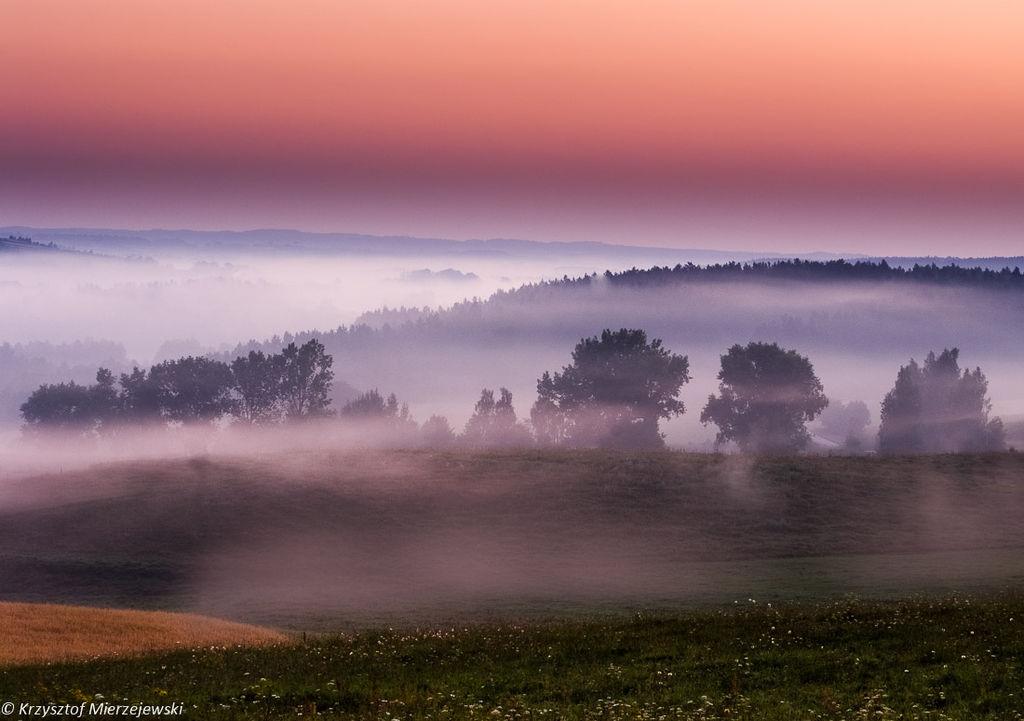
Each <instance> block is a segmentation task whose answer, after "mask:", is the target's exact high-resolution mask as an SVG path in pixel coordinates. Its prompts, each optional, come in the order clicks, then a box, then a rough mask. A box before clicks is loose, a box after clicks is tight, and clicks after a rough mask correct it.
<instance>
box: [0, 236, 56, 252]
mask: <svg viewBox="0 0 1024 721" xmlns="http://www.w3.org/2000/svg"><path fill="white" fill-rule="evenodd" d="M54 252H56V253H60V252H66V251H65V250H64V249H63V248H61V247H59V246H57V245H56V244H54V243H52V242H51V243H37V242H35V241H34V240H32V239H31V238H27V237H25V236H20V235H8V236H7V237H6V238H0V253H54Z"/></svg>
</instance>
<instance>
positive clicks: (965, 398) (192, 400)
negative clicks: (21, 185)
mask: <svg viewBox="0 0 1024 721" xmlns="http://www.w3.org/2000/svg"><path fill="white" fill-rule="evenodd" d="M958 357H959V352H958V351H957V349H955V348H954V349H952V350H944V351H943V352H942V353H941V354H939V355H936V354H934V353H931V354H929V355H928V357H927V358H926V359H925V362H924V364H923V365H918V364H917V363H916V362H915V361H913V360H911V361H910V363H909V364H908V365H906V366H903V367H902V368H900V371H899V373H898V374H897V379H896V383H895V386H894V387H893V389H892V391H890V392H889V394H888V395H887V396H886V397H885V400H884V402H883V404H882V418H881V429H880V431H879V448H880V450H882V451H883V452H890V453H902V452H907V453H921V452H956V451H982V450H998V449H1001V448H1002V447H1003V446H1004V445H1005V440H1004V434H1003V428H1002V424H1001V422H1000V421H999V419H990V418H989V412H990V409H991V404H990V402H989V399H988V396H987V393H988V381H987V380H986V378H985V376H984V374H983V373H982V372H981V370H980V369H978V368H975V369H974V370H963V371H962V370H961V369H960V367H959V361H958ZM332 365H333V358H332V357H331V356H330V355H329V354H327V353H326V352H325V351H324V347H323V346H322V345H321V344H320V343H319V342H318V341H317V340H315V339H313V340H310V341H308V342H307V343H305V344H303V345H301V346H297V345H296V344H294V343H290V344H289V345H287V346H286V347H285V348H283V349H282V351H281V352H280V353H275V354H269V355H268V354H264V353H263V352H261V351H250V352H249V353H248V355H245V356H239V357H238V358H236V359H235V360H234V361H232V362H231V363H224V362H221V361H217V360H213V359H209V358H199V357H191V356H190V357H186V358H179V359H176V360H170V361H165V362H163V363H160V364H157V365H154V366H153V367H152V368H150V369H149V370H148V371H144V370H142V369H140V368H135V369H134V370H133V371H132V372H131V373H126V374H122V375H121V376H120V378H119V379H115V377H114V375H113V374H112V373H111V372H110V371H109V370H106V369H102V368H101V369H100V370H99V372H98V373H97V376H96V383H95V384H94V385H90V386H82V385H78V384H75V383H61V384H56V385H43V386H41V387H40V388H38V389H37V390H36V391H35V392H34V393H33V394H32V395H31V396H30V397H29V399H28V400H27V401H26V402H25V403H24V404H23V405H22V407H21V412H22V415H23V417H24V419H25V423H26V427H27V428H28V429H29V430H37V429H44V428H59V429H64V430H75V431H78V432H82V433H86V434H95V433H103V432H107V431H109V430H112V429H117V428H119V427H121V426H123V425H126V424H131V425H138V424H140V423H153V422H160V423H165V424H166V423H171V424H175V423H182V424H184V423H195V422H207V423H209V422H213V421H216V420H218V419H221V418H224V417H231V418H233V419H236V420H237V421H239V422H242V423H245V424H250V425H254V426H261V425H269V424H276V423H281V422H293V421H297V420H303V419H309V418H323V417H327V416H332V415H340V416H342V417H343V418H346V419H348V420H351V421H356V422H363V423H373V424H375V425H376V426H377V427H378V428H379V429H383V430H384V431H385V432H386V433H387V434H389V435H390V436H391V437H392V438H393V439H394V440H396V441H398V442H411V440H412V439H413V438H416V439H418V441H417V442H419V443H422V444H425V445H429V446H434V447H445V446H450V445H455V444H461V445H464V446H468V447H498V446H510V447H521V446H527V445H532V444H538V445H543V446H561V447H569V448H585V447H606V448H631V449H651V448H660V447H663V446H664V435H663V434H662V432H661V430H660V423H661V421H663V420H668V419H670V418H673V417H675V416H679V415H681V414H683V413H684V412H685V410H686V409H685V406H684V404H683V402H682V400H680V398H679V395H680V393H681V391H682V388H683V386H684V385H685V384H687V383H688V382H689V381H690V371H689V360H688V359H687V357H686V356H683V355H679V354H676V353H673V352H671V351H670V350H668V349H667V348H665V347H664V345H663V344H662V342H661V340H659V339H653V340H648V338H647V334H646V333H645V332H644V331H643V330H637V329H625V328H624V329H621V330H618V331H612V330H605V331H604V332H603V333H601V335H599V336H595V337H592V338H584V339H582V340H581V341H580V342H579V343H578V344H577V345H576V347H575V349H574V350H573V353H572V358H571V363H570V364H569V365H567V366H565V367H564V368H562V370H561V371H557V372H554V373H550V372H545V373H544V374H543V375H542V376H541V377H540V378H539V379H538V381H537V399H536V401H535V402H534V404H533V407H532V408H531V410H530V419H529V422H528V423H527V422H524V421H522V420H520V419H519V418H518V417H517V414H516V411H515V408H514V406H513V402H512V394H511V392H509V391H508V389H506V388H501V389H499V391H498V393H497V395H496V394H495V392H494V391H493V390H491V389H486V388H485V389H484V390H483V391H482V393H481V395H480V399H479V400H478V401H477V403H476V406H475V407H474V411H473V415H472V416H471V417H470V419H469V421H468V422H467V423H466V426H465V428H464V429H463V431H462V433H461V434H456V432H455V431H454V429H453V428H452V427H451V424H450V423H449V422H448V420H447V419H446V418H444V417H443V416H431V417H430V418H429V419H428V420H427V421H426V422H425V423H424V424H423V426H422V427H420V426H419V425H418V424H417V423H416V422H415V421H414V420H413V418H412V417H411V414H410V413H409V408H408V406H407V405H406V404H403V403H399V401H398V399H397V397H396V396H395V395H394V394H390V395H388V396H384V395H383V394H381V393H380V392H379V391H378V390H376V389H374V390H371V391H368V392H366V393H363V394H362V395H359V396H357V397H356V398H354V399H352V400H351V401H349V402H348V403H347V404H345V405H344V406H343V407H342V408H341V410H340V412H338V413H337V414H335V412H334V411H333V410H332V409H331V408H330V405H331V397H330V392H331V384H332V382H333V379H334V372H333V370H332ZM717 378H718V381H719V386H718V393H717V394H712V395H711V396H709V398H708V400H707V402H706V403H705V405H704V407H703V409H702V411H701V415H700V420H701V422H702V423H704V424H705V425H714V426H716V427H717V429H718V433H717V437H716V443H717V444H719V445H721V444H726V443H730V442H731V443H735V444H736V445H737V446H738V447H739V448H740V449H741V450H743V451H745V452H756V453H764V452H773V453H774V452H797V451H800V450H803V449H805V448H806V447H807V446H808V444H809V443H810V441H811V434H810V432H809V431H808V428H807V424H808V423H809V422H811V421H813V420H814V419H816V418H818V417H819V416H820V415H821V414H822V412H823V411H824V410H825V409H826V407H827V406H828V405H829V401H828V398H827V397H826V396H825V393H824V389H823V387H822V383H821V381H820V380H819V379H818V377H817V375H816V374H815V372H814V367H813V365H812V364H811V362H810V360H808V359H807V358H806V357H804V356H802V355H800V354H799V353H797V352H796V351H794V350H788V349H784V348H781V347H780V346H779V345H778V344H775V343H749V344H747V345H745V346H741V345H734V346H732V347H731V348H729V349H728V351H727V352H726V353H725V354H724V355H723V356H722V357H721V369H720V371H719V373H718V376H717ZM868 418H869V415H868V411H867V407H866V406H865V405H864V404H863V403H851V404H847V405H845V406H843V405H842V404H838V405H837V406H836V407H835V409H834V412H833V413H832V414H831V415H830V416H828V417H827V422H826V423H825V424H823V425H824V427H825V428H826V429H828V428H829V427H830V426H831V427H832V429H833V431H834V432H838V433H845V434H846V435H847V436H848V440H847V444H846V445H847V447H853V444H852V441H851V440H849V439H853V438H854V437H855V436H856V435H857V433H858V432H859V429H862V428H863V427H865V426H866V425H867V423H868ZM844 429H845V430H844ZM858 442H860V441H858Z"/></svg>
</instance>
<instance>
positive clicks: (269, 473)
mask: <svg viewBox="0 0 1024 721" xmlns="http://www.w3.org/2000/svg"><path fill="white" fill-rule="evenodd" d="M1022 481H1024V455H1021V454H1011V453H1008V454H997V455H983V456H934V457H917V458H872V457H860V458H838V457H836V458H828V457H806V458H803V457H802V458H743V457H737V456H720V455H699V454H679V453H660V454H629V453H605V452H599V451H593V452H535V451H523V452H506V453H479V454H473V453H436V452H428V451H392V452H369V451H367V452H350V453H341V452H338V453H333V452H319V453H314V452H307V453H295V454H288V455H266V456H260V455H254V456H252V457H250V458H245V459H241V458H193V459H181V460H165V461H159V462H156V461H153V462H137V463H122V464H116V465H109V466H100V467H95V468H92V469H89V470H85V471H76V472H65V473H61V474H53V475H49V476H42V477H36V478H29V479H23V480H21V481H19V482H17V483H15V482H13V481H12V482H8V483H6V484H4V485H3V487H2V491H3V493H2V495H0V598H5V599H8V600H20V601H37V602H39V601H41V602H55V601H58V602H65V603H79V604H88V605H102V606H133V607H143V608H161V609H171V610H190V611H196V612H200V613H206V614H209V615H214V616H219V617H227V618H235V619H240V620H246V621H251V622H259V623H264V624H271V625H284V626H290V627H296V628H303V629H307V628H315V627H328V628H337V627H338V626H339V625H341V626H346V627H353V626H360V625H366V624H371V625H372V624H379V623H395V622H403V623H409V622H413V621H416V620H422V621H437V620H439V619H445V618H458V619H465V618H468V617H473V618H479V617H484V618H495V617H500V618H508V617H517V618H518V617H523V616H537V615H550V614H553V613H570V614H574V613H578V612H580V611H581V610H583V611H588V612H604V611H616V612H617V611H621V610H622V609H624V608H625V609H636V608H645V609H654V608H657V609H678V608H680V607H692V606H694V605H695V604H697V605H699V604H708V603H711V604H719V603H731V602H732V601H733V600H736V599H745V598H748V597H755V598H762V599H765V598H768V599H776V600H783V599H808V598H811V599H813V598H834V597H836V596H841V595H843V594H847V593H853V594H857V595H860V596H865V595H868V596H876V597H898V596H904V595H906V594H907V593H912V592H928V593H948V592H954V591H963V590H966V591H992V590H1002V589H1012V588H1018V587H1020V584H1021V582H1022V579H1024V554H1021V552H1020V549H1021V548H1022V547H1024V524H1021V523H1020V518H1021V517H1022V516H1024V483H1022Z"/></svg>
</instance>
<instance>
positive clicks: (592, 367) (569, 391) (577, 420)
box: [530, 328, 690, 448]
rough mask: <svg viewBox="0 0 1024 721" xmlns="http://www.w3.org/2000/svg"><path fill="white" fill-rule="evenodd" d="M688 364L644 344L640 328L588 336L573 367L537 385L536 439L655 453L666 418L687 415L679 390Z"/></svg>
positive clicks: (658, 344) (575, 354)
mask: <svg viewBox="0 0 1024 721" xmlns="http://www.w3.org/2000/svg"><path fill="white" fill-rule="evenodd" d="M689 369H690V363H689V360H688V359H687V358H686V356H682V355H677V354H675V353H672V352H670V351H669V350H667V349H666V348H664V347H663V346H662V343H661V340H660V339H657V338H655V339H653V340H652V341H650V342H648V341H647V334H646V333H645V332H644V331H642V330H630V329H626V328H623V329H621V330H618V331H614V332H613V331H611V330H605V331H603V332H602V333H601V335H600V336H595V337H593V338H584V339H582V340H581V341H580V342H579V343H578V344H577V345H576V348H575V350H573V353H572V363H571V364H570V365H568V366H565V367H564V368H563V369H562V371H561V372H560V373H555V374H551V373H547V372H545V373H544V374H543V375H542V376H541V377H540V379H539V380H538V381H537V401H536V403H534V406H533V408H532V409H531V411H530V419H531V421H532V423H533V428H534V432H535V433H536V435H537V439H538V441H539V442H541V443H544V444H550V445H562V444H565V445H570V446H606V447H617V448H658V447H662V446H664V437H663V435H662V434H661V432H660V431H659V428H658V423H659V421H660V420H661V419H668V418H671V417H673V416H677V415H680V414H682V413H683V412H684V411H685V407H684V405H683V402H682V401H681V400H679V398H678V396H679V392H680V391H681V390H682V387H683V385H684V384H685V383H687V382H689V380H690V373H689Z"/></svg>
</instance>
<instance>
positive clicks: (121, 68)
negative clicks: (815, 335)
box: [0, 0, 1024, 252]
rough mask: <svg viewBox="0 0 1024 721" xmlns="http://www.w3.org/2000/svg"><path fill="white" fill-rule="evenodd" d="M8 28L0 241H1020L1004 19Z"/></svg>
mask: <svg viewBox="0 0 1024 721" xmlns="http://www.w3.org/2000/svg"><path fill="white" fill-rule="evenodd" d="M0 20H2V22H3V26H4V28H5V29H6V32H5V33H4V41H3V43H0V101H2V108H3V112H2V113H0V164H2V166H3V167H4V168H5V169H6V170H5V173H4V174H3V175H4V178H3V179H2V180H0V191H3V193H4V195H5V196H6V199H0V214H2V216H3V217H2V218H0V223H3V222H4V221H10V222H11V223H18V222H25V223H33V224H65V223H82V224H97V223H99V224H106V225H143V226H149V225H164V226H166V225H176V226H197V225H214V226H218V227H252V226H255V225H275V226H280V225H289V226H297V227H306V228H311V229H334V230H367V231H371V232H408V233H415V234H422V235H452V236H461V237H465V236H468V235H505V236H509V235H532V236H534V237H545V238H566V239H577V238H578V239H583V238H590V237H594V238H595V239H601V240H617V241H626V242H651V243H673V242H677V240H678V242H683V244H686V245H702V244H703V245H714V244H716V243H718V244H721V243H724V244H725V245H729V243H728V242H727V241H728V240H729V238H728V234H729V232H730V231H729V230H728V229H729V227H731V226H730V225H729V224H728V222H723V223H722V224H721V225H720V226H716V224H715V218H716V217H718V216H719V215H723V216H727V215H729V214H730V212H731V209H741V210H742V213H745V214H746V215H747V217H749V218H751V225H752V227H755V226H756V222H759V221H757V220H756V219H763V220H764V222H766V223H768V221H769V220H771V222H773V223H775V225H776V226H779V227H782V228H784V227H785V225H786V222H789V221H787V220H785V219H791V220H792V222H793V223H794V224H797V225H799V224H801V223H804V224H806V222H807V221H808V219H809V218H812V217H813V218H815V219H817V220H816V221H815V222H816V223H819V224H820V222H826V223H828V222H830V220H829V219H836V218H838V219H841V220H842V221H843V222H844V223H846V224H848V225H850V226H851V227H854V228H856V227H861V226H862V223H861V221H863V220H864V218H865V217H867V218H869V219H870V218H877V217H880V216H884V217H886V218H888V217H897V216H898V217H899V218H901V219H905V218H906V217H909V218H910V219H911V220H912V221H914V222H916V220H915V218H916V216H921V217H922V218H926V216H928V215H929V214H932V213H933V212H934V211H935V210H940V211H943V212H947V211H948V212H955V213H956V214H958V216H957V217H958V218H959V219H961V220H964V221H965V222H964V226H965V227H968V228H970V227H974V226H973V225H972V222H970V221H971V220H972V219H973V218H974V217H975V216H977V217H978V218H979V219H984V220H985V222H989V221H993V222H997V224H1001V225H1000V227H1001V230H1000V231H999V232H998V233H995V234H994V235H993V236H992V238H993V240H992V242H993V243H994V245H993V247H992V249H991V252H999V251H1001V250H1002V249H1003V245H1004V244H1005V243H1006V242H1008V241H1006V240H1005V238H1006V237H1010V238H1012V237H1014V234H1015V233H1016V231H1018V230H1020V226H1019V225H1018V221H1020V220H1021V217H1020V215H1021V210H1020V209H1021V205H1022V203H1021V201H1022V200H1024V41H1022V38H1024V4H1020V3H1014V2H1009V1H1008V0H975V1H973V2H967V1H963V2H948V1H942V0H931V1H929V2H925V1H923V0H890V1H889V2H881V1H879V0H861V1H860V2H854V1H852V0H830V1H829V2H822V1H821V0H772V1H771V2H756V1H755V0H745V1H739V0H715V1H711V0H708V1H706V2H705V1H687V0H675V1H674V2H670V1H668V0H634V1H633V2H622V1H620V0H614V1H612V2H576V1H575V0H549V1H547V2H535V1H534V0H518V1H516V2H511V1H507V0H493V1H489V2H470V1H468V0H464V1H453V0H447V1H442V2H426V1H412V0H409V1H405V2H389V1H388V0H377V1H376V2H370V1H364V0H356V1H347V0H334V1H333V2H331V1H328V0H292V1H291V2H278V1H276V0H248V1H246V2H242V1H235V0H225V1H221V2H216V1H214V0H208V1H207V2H198V1H196V0H176V1H171V0H167V1H161V2H157V1H156V0H125V1H124V2H112V1H108V2H99V1H98V0H0ZM681 208H685V209H686V212H683V211H681V210H680V209H681ZM695 217H699V218H700V219H701V220H700V223H699V224H698V225H697V226H695V225H694V224H693V222H689V221H692V220H693V219H694V218H695ZM524 218H529V220H528V221H526V220H524ZM823 218H824V221H823V220H822V219H823ZM726 220H727V219H726ZM780 224H781V225H780ZM813 225H814V224H813V223H812V226H813ZM925 225H927V224H926V223H925ZM695 227H696V228H698V229H699V230H701V231H702V232H704V233H708V232H709V229H710V230H715V229H716V228H717V229H719V230H721V231H722V232H721V235H722V236H723V237H721V238H717V237H716V238H710V239H709V241H708V242H707V243H700V242H699V237H694V236H693V233H694V232H695V230H694V229H695ZM922 227H924V226H922ZM805 229H806V228H805ZM922 232H923V231H922ZM712 234H714V233H712ZM766 237H767V236H766ZM1016 237H1018V238H1019V237H1021V235H1020V234H1019V233H1016ZM999 238H1003V240H1000V239H999ZM684 241H685V242H684ZM737 242H739V239H738V238H737ZM742 242H744V243H747V244H749V243H751V242H753V243H755V244H756V238H752V239H749V240H743V241H742ZM773 242H775V241H773ZM794 242H795V241H794ZM807 242H808V243H811V244H813V242H812V239H811V238H808V239H807ZM836 242H838V241H836ZM865 242H868V243H870V241H865ZM914 242H915V243H917V244H927V242H928V241H927V240H926V239H924V238H918V239H916V240H914ZM943 242H946V241H943ZM949 242H954V241H952V240H951V241H949ZM1010 242H1012V241H1010ZM825 243H826V241H825V240H824V239H823V240H822V242H819V243H818V245H819V246H822V245H823V244H825ZM732 245H733V246H736V245H737V243H733V244H732ZM1022 245H1024V242H1022ZM853 250H855V248H853ZM915 252H916V251H915Z"/></svg>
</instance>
